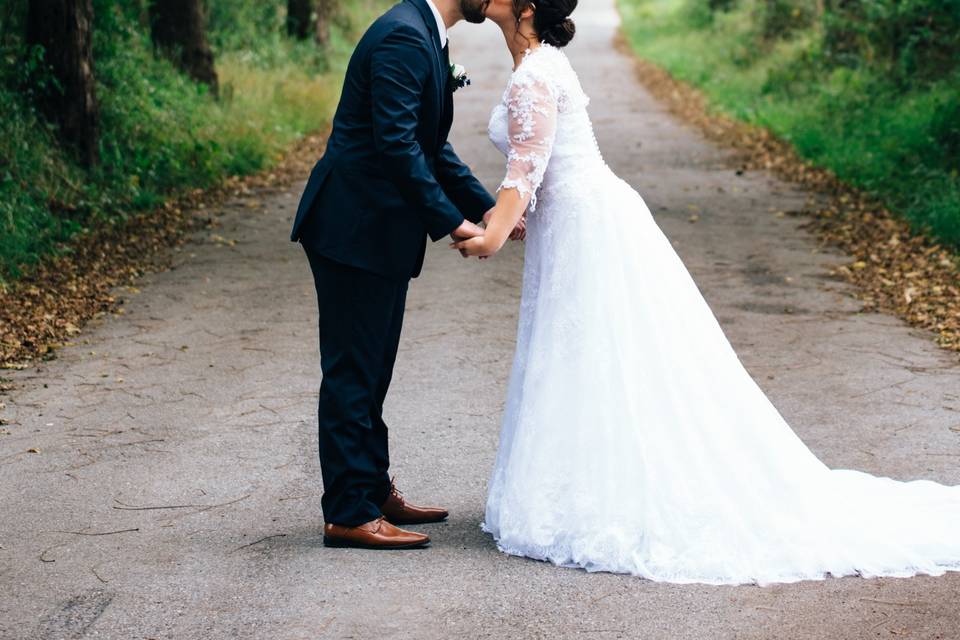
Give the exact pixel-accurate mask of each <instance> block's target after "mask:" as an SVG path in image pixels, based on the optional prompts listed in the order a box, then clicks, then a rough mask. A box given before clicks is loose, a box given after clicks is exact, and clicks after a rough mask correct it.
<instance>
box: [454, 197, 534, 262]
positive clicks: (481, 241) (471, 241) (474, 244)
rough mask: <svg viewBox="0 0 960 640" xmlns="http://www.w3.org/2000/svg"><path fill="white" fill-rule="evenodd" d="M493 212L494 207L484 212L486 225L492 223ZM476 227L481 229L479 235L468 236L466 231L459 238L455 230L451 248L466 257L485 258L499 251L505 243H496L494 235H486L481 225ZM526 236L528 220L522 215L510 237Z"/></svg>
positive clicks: (520, 237) (512, 238) (519, 237)
mask: <svg viewBox="0 0 960 640" xmlns="http://www.w3.org/2000/svg"><path fill="white" fill-rule="evenodd" d="M493 212H494V209H490V210H489V211H487V212H486V213H485V214H483V222H484V225H489V224H490V219H491V217H492V216H493ZM474 226H475V225H474ZM476 229H479V230H480V234H479V235H470V236H466V233H464V234H462V235H463V236H466V237H459V238H458V237H456V236H457V235H458V234H457V232H454V234H453V239H454V242H452V243H450V248H452V249H457V250H458V251H460V255H462V256H463V257H464V258H470V257H477V258H480V259H481V260H485V259H487V258H489V257H490V256H492V255H493V254H495V253H496V252H497V251H499V250H500V247H501V246H503V243H502V242H501V243H499V244H498V243H496V241H495V240H494V239H493V238H492V237H490V236H488V235H486V233H485V231H484V230H483V229H480V227H476ZM458 231H459V229H458ZM526 237H527V220H526V218H525V217H521V218H520V221H519V222H517V224H516V226H515V227H514V228H513V231H511V232H510V235H509V238H510V239H511V240H524V239H525V238H526Z"/></svg>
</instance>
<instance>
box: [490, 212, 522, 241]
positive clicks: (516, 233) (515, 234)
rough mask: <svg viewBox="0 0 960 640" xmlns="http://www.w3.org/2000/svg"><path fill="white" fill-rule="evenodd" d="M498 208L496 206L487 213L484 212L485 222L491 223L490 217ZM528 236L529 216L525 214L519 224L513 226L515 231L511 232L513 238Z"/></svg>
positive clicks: (518, 238)
mask: <svg viewBox="0 0 960 640" xmlns="http://www.w3.org/2000/svg"><path fill="white" fill-rule="evenodd" d="M495 210H496V207H494V208H493V209H490V210H489V211H487V212H486V213H485V214H483V224H490V218H491V216H493V212H494V211H495ZM526 238H527V216H526V215H524V216H523V217H521V218H520V222H518V223H517V226H516V227H514V228H513V231H511V232H510V239H511V240H526Z"/></svg>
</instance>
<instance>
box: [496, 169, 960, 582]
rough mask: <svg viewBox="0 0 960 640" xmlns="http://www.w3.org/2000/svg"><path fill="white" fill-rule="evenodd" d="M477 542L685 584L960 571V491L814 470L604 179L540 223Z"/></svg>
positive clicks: (676, 267)
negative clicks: (481, 537)
mask: <svg viewBox="0 0 960 640" xmlns="http://www.w3.org/2000/svg"><path fill="white" fill-rule="evenodd" d="M839 419H840V417H839V416H838V420H839ZM841 426H842V425H840V424H839V423H838V425H837V427H838V428H840V427H841ZM482 528H483V530H484V531H486V532H488V533H491V534H492V535H493V537H494V539H495V540H496V542H497V546H498V547H499V549H500V550H501V551H503V552H506V553H509V554H514V555H518V556H526V557H530V558H536V559H540V560H547V561H550V562H553V563H555V564H558V565H562V566H568V567H581V568H583V569H586V570H588V571H611V572H618V573H628V574H634V575H637V576H642V577H644V578H648V579H651V580H656V581H666V582H675V583H693V582H697V583H707V584H759V585H765V584H770V583H783V582H795V581H799V580H821V579H824V578H825V577H827V576H828V575H832V576H846V575H860V576H863V577H874V576H911V575H915V574H928V575H941V574H943V573H944V572H945V571H946V570H960V486H955V487H950V486H944V485H941V484H938V483H935V482H932V481H928V480H915V481H912V482H899V481H895V480H892V479H890V478H886V477H876V476H872V475H869V474H866V473H862V472H859V471H855V470H848V469H833V470H831V469H829V468H827V467H826V466H825V465H824V464H823V463H822V462H820V460H818V459H817V458H816V456H815V455H814V454H813V453H812V452H811V451H810V450H809V449H808V448H807V447H806V446H805V445H804V443H803V442H802V441H801V440H800V439H799V438H798V437H797V435H796V434H795V433H794V432H793V430H792V429H791V428H790V426H789V425H788V424H787V423H786V422H785V421H784V419H783V417H782V416H781V415H780V413H779V412H778V411H777V409H776V408H775V407H774V406H773V404H771V402H770V401H769V400H768V398H767V397H766V395H765V394H764V393H763V391H762V390H761V389H760V388H759V387H758V386H757V384H756V383H755V382H754V381H753V379H752V378H751V377H750V375H749V373H748V372H747V371H746V369H744V367H743V365H742V364H741V362H740V361H739V359H738V357H737V355H736V353H735V352H734V351H733V349H732V347H731V346H730V343H729V342H728V340H727V339H726V337H725V335H724V334H723V332H722V330H721V328H720V326H719V325H718V323H717V320H716V318H715V317H714V315H713V313H712V311H711V309H710V307H709V306H708V305H707V303H706V301H705V300H704V298H703V296H702V295H701V293H700V291H699V289H698V288H697V285H696V284H695V283H694V281H693V279H692V278H691V276H690V274H689V273H688V271H687V269H686V267H685V266H684V264H683V263H682V262H681V260H680V258H679V257H678V255H677V254H676V252H675V251H674V249H673V247H672V246H671V244H670V242H669V240H668V239H667V238H666V237H665V236H664V234H663V233H662V231H661V230H660V228H659V227H658V226H657V224H656V223H655V221H654V219H653V217H652V216H651V214H650V211H649V209H648V208H647V206H646V204H645V203H644V201H643V199H642V198H641V196H640V195H639V194H638V193H637V192H636V191H634V190H633V189H632V188H631V187H630V186H629V185H628V184H627V183H625V182H623V181H622V180H620V179H619V178H617V177H616V176H615V175H614V174H613V173H612V172H610V171H609V169H607V168H606V167H605V166H603V167H602V168H596V169H595V170H594V171H592V172H587V174H586V177H585V179H584V180H582V181H580V180H578V181H577V184H576V185H574V184H569V183H561V184H550V183H549V181H548V183H545V185H544V187H543V189H542V192H541V196H540V204H539V206H538V208H537V210H536V211H533V212H531V213H530V214H529V216H528V236H527V249H526V262H525V266H524V281H523V292H522V300H521V308H520V320H519V330H518V336H517V350H516V354H515V357H514V362H513V367H512V370H511V374H510V381H509V387H508V394H507V402H506V407H505V411H504V415H503V420H502V425H501V435H500V443H499V448H498V452H497V458H496V463H495V466H494V469H493V472H492V474H491V478H490V484H489V491H488V497H487V504H486V513H485V518H484V522H483V524H482Z"/></svg>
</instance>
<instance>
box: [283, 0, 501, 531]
mask: <svg viewBox="0 0 960 640" xmlns="http://www.w3.org/2000/svg"><path fill="white" fill-rule="evenodd" d="M452 122H453V87H452V82H451V79H450V64H449V57H448V54H447V50H446V48H443V49H442V48H441V47H440V35H439V33H438V32H437V25H436V21H435V19H434V17H433V14H432V13H431V11H430V8H429V7H428V6H427V3H426V0H405V1H404V2H401V3H400V4H398V5H396V6H395V7H393V8H392V9H390V10H389V11H388V12H387V13H386V14H384V15H383V16H382V17H380V18H379V19H378V20H377V21H376V22H374V24H373V25H372V26H371V27H370V28H369V29H368V30H367V32H366V34H364V36H363V38H361V40H360V42H359V44H358V45H357V48H356V50H355V51H354V53H353V56H352V57H351V59H350V64H349V66H348V67H347V73H346V78H345V81H344V86H343V94H342V97H341V99H340V104H339V106H338V107H337V112H336V115H335V116H334V120H333V130H332V132H331V135H330V139H329V141H328V143H327V149H326V152H325V153H324V155H323V157H322V158H321V159H320V161H319V162H317V164H316V166H315V167H314V168H313V171H312V172H311V174H310V179H309V180H308V182H307V186H306V189H305V190H304V193H303V196H302V198H301V200H300V205H299V207H298V210H297V216H296V221H295V222H294V225H293V230H292V233H291V236H290V238H291V240H294V241H297V240H299V241H300V242H301V244H302V245H303V247H304V250H305V251H306V253H307V257H308V259H309V261H310V266H311V270H312V271H313V276H314V284H315V287H316V291H317V300H318V306H319V334H320V365H321V370H322V373H323V381H322V383H321V386H320V398H319V445H320V466H321V470H322V473H323V484H324V494H323V499H322V505H323V513H324V519H325V520H326V521H327V522H328V523H334V524H339V525H343V526H355V525H357V524H362V523H364V522H368V521H370V520H373V519H374V518H376V517H378V516H379V515H380V510H379V507H380V505H381V504H382V503H383V502H384V500H386V498H387V495H388V493H389V489H390V479H389V475H388V471H387V470H388V467H389V455H388V447H387V426H386V424H385V423H384V421H383V417H382V414H383V402H384V398H385V397H386V394H387V389H388V387H389V385H390V379H391V377H392V374H393V365H394V361H395V359H396V354H397V346H398V344H399V340H400V331H401V327H402V322H403V311H404V303H405V300H406V292H407V285H408V282H409V280H410V278H412V277H416V276H417V275H419V273H420V271H421V268H422V266H423V258H424V253H425V251H426V244H427V237H428V236H429V237H430V238H432V239H433V240H434V241H436V240H439V239H441V238H443V237H445V236H447V235H449V234H450V233H451V232H452V231H454V230H455V229H456V228H457V227H458V226H460V224H461V223H462V222H463V220H464V218H466V219H469V220H471V221H473V222H479V221H480V220H481V219H482V217H483V214H484V213H485V212H486V211H488V210H489V209H490V208H491V207H493V206H494V199H493V197H492V196H491V195H490V194H489V192H488V191H487V190H486V189H485V188H484V187H483V186H482V185H481V184H480V183H479V182H478V181H477V179H476V178H474V176H473V174H472V173H471V172H470V170H469V169H468V168H467V167H466V166H465V165H464V164H463V162H461V161H460V159H459V158H458V157H457V155H456V153H454V151H453V147H451V146H450V144H449V143H448V142H447V136H448V134H449V132H450V126H451V124H452Z"/></svg>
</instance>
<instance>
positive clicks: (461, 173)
mask: <svg viewBox="0 0 960 640" xmlns="http://www.w3.org/2000/svg"><path fill="white" fill-rule="evenodd" d="M437 180H438V181H439V182H440V185H441V186H442V187H443V190H444V192H445V193H446V194H447V197H449V198H450V200H452V201H453V203H454V204H455V205H457V209H459V210H460V211H461V212H462V213H463V215H465V216H466V217H467V219H468V220H470V221H471V222H476V223H479V222H480V221H481V220H483V214H485V213H486V212H487V211H489V210H490V209H492V208H493V206H494V205H495V204H496V200H494V199H493V196H491V195H490V192H489V191H487V190H486V189H485V188H484V187H483V185H482V184H480V181H479V180H477V179H476V178H475V177H474V175H473V173H472V172H471V171H470V169H469V168H468V167H467V165H465V164H464V163H463V161H462V160H460V158H459V157H457V154H456V153H455V152H454V150H453V146H452V145H451V144H450V143H449V142H448V143H446V144H445V145H443V149H442V150H441V151H440V156H439V157H438V158H437Z"/></svg>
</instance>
